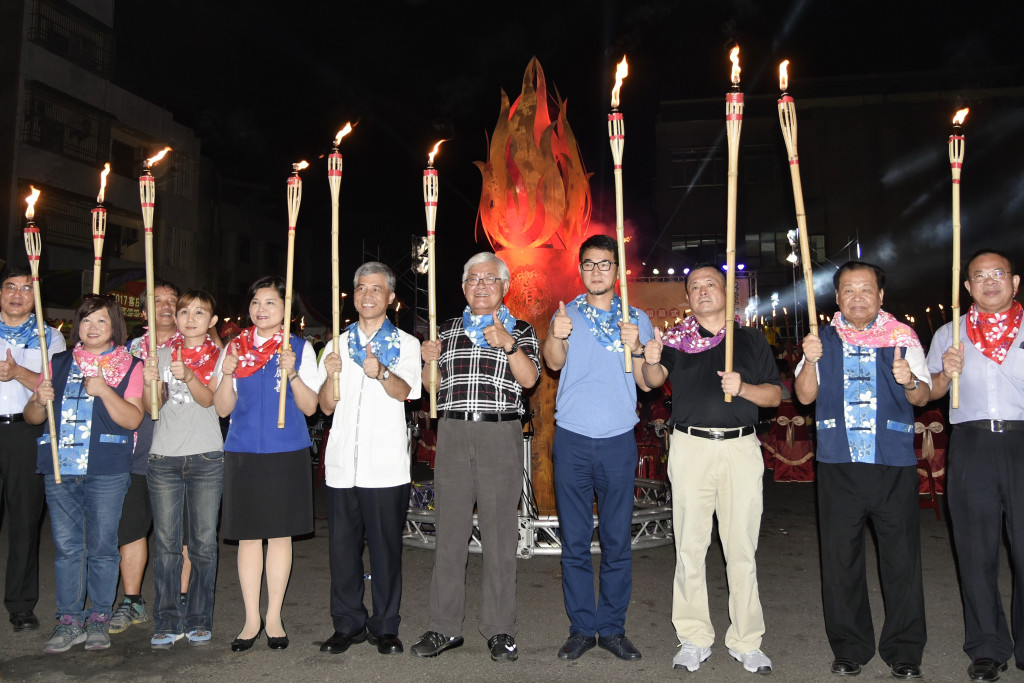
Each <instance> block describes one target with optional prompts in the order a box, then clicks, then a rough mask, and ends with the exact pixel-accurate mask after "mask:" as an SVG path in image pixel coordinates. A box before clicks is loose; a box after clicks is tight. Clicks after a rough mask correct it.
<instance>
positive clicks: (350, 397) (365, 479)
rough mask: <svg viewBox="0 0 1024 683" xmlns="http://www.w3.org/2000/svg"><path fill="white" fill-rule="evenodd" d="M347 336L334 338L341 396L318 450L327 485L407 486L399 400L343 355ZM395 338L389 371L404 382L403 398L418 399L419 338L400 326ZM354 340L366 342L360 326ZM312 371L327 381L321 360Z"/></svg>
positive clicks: (404, 435) (404, 433)
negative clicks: (396, 344) (395, 364)
mask: <svg viewBox="0 0 1024 683" xmlns="http://www.w3.org/2000/svg"><path fill="white" fill-rule="evenodd" d="M357 329H358V326H357ZM348 335H349V333H348V332H345V333H343V334H342V335H341V337H340V338H339V339H338V346H339V351H340V355H341V400H340V401H338V405H337V406H336V407H335V409H334V424H333V425H332V426H331V435H330V437H329V438H328V440H327V448H325V449H324V454H323V458H324V470H325V473H326V475H327V485H328V486H330V487H331V488H338V489H340V488H352V487H354V486H358V487H360V488H387V487H391V486H400V485H402V484H408V483H409V481H410V476H409V455H410V454H409V436H408V429H407V427H406V423H405V405H404V402H403V401H398V400H395V399H393V398H391V397H390V396H388V394H387V392H386V391H384V386H383V385H382V383H381V382H380V381H378V380H376V379H373V378H372V377H367V376H366V373H365V372H363V368H362V366H361V365H359V364H357V363H356V362H355V361H353V360H352V359H351V358H349V355H348ZM398 338H399V340H400V342H399V345H400V350H399V357H398V367H397V368H396V369H395V370H394V371H392V372H393V374H394V375H396V376H398V377H400V378H401V379H402V380H403V381H404V382H405V383H406V384H408V385H409V388H410V391H409V397H408V398H409V399H411V400H415V399H418V398H419V397H420V370H421V366H420V342H419V340H418V339H416V338H415V337H413V336H412V335H411V334H408V333H406V332H403V331H402V330H398ZM359 340H360V342H361V343H363V344H365V343H366V341H367V339H366V336H365V335H364V334H363V331H362V330H359ZM328 350H330V349H328ZM326 356H327V354H326V353H325V354H324V357H325V358H326ZM318 370H319V373H320V378H319V382H321V383H323V382H330V381H331V380H330V378H329V377H328V375H327V369H326V368H325V367H324V360H323V359H321V360H320V365H319V367H318Z"/></svg>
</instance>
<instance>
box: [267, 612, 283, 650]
mask: <svg viewBox="0 0 1024 683" xmlns="http://www.w3.org/2000/svg"><path fill="white" fill-rule="evenodd" d="M281 628H284V619H282V620H281ZM267 647H269V648H270V649H271V650H283V649H285V648H286V647H288V631H287V629H285V634H284V635H283V636H281V637H280V638H275V637H274V636H272V635H270V634H269V633H268V634H267Z"/></svg>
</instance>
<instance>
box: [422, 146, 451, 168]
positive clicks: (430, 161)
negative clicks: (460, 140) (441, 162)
mask: <svg viewBox="0 0 1024 683" xmlns="http://www.w3.org/2000/svg"><path fill="white" fill-rule="evenodd" d="M442 142H448V141H447V140H438V141H437V144H436V145H434V149H433V150H432V151H431V152H430V154H428V155H427V165H428V166H433V165H434V155H436V154H437V150H439V149H440V148H441V143H442Z"/></svg>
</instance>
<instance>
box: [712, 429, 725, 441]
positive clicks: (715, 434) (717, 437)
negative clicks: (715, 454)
mask: <svg viewBox="0 0 1024 683" xmlns="http://www.w3.org/2000/svg"><path fill="white" fill-rule="evenodd" d="M708 435H709V436H708V438H709V439H711V440H712V441H725V432H722V431H719V430H717V429H709V430H708Z"/></svg>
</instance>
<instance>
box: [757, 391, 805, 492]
mask: <svg viewBox="0 0 1024 683" xmlns="http://www.w3.org/2000/svg"><path fill="white" fill-rule="evenodd" d="M812 419H813V418H812V417H810V416H809V415H801V414H799V413H798V412H797V409H796V406H795V405H794V404H793V403H792V402H790V401H783V402H782V403H781V404H780V405H779V409H778V412H777V413H776V415H775V417H773V418H772V427H771V429H770V430H768V433H767V434H765V435H764V436H763V437H762V438H761V446H762V450H763V452H764V454H765V459H766V461H767V460H768V459H770V460H771V463H772V464H771V469H774V470H775V473H774V479H775V481H814V442H813V441H811V436H810V432H809V431H808V429H807V425H809V424H810V422H811V420H812ZM766 466H767V465H766Z"/></svg>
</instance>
